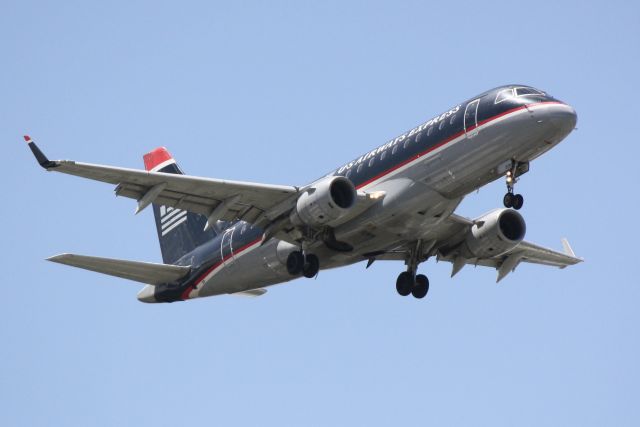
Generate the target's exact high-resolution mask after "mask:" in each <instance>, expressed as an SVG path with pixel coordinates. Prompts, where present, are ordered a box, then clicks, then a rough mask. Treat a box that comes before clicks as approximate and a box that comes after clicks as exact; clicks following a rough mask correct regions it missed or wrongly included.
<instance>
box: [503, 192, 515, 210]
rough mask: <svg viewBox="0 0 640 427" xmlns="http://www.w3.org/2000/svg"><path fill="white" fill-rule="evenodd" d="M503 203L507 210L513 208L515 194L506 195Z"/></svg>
mask: <svg viewBox="0 0 640 427" xmlns="http://www.w3.org/2000/svg"><path fill="white" fill-rule="evenodd" d="M502 203H504V207H505V208H512V207H513V194H512V193H507V194H505V195H504V198H503V199H502Z"/></svg>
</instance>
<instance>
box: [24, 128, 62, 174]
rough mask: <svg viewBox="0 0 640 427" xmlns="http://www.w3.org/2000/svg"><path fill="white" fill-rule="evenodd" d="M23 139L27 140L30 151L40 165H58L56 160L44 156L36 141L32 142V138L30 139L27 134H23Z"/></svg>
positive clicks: (46, 167) (47, 167) (44, 166)
mask: <svg viewBox="0 0 640 427" xmlns="http://www.w3.org/2000/svg"><path fill="white" fill-rule="evenodd" d="M24 140H25V141H26V142H27V145H28V146H29V148H30V149H31V152H32V153H33V155H34V156H35V158H36V160H37V161H38V163H40V166H42V167H43V168H45V169H49V168H55V167H56V166H58V164H57V163H56V162H52V161H51V160H49V159H48V158H47V156H45V155H44V153H43V152H42V151H40V148H38V146H37V145H36V143H35V142H33V139H31V137H30V136H29V135H25V136H24Z"/></svg>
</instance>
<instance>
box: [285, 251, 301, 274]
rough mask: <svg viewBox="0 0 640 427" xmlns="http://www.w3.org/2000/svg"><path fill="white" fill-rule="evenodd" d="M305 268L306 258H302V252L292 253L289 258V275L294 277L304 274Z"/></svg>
mask: <svg viewBox="0 0 640 427" xmlns="http://www.w3.org/2000/svg"><path fill="white" fill-rule="evenodd" d="M303 267H304V257H303V256H302V252H300V251H294V252H291V253H290V254H289V256H288V257H287V272H289V274H290V275H292V276H297V275H298V274H300V273H302V268H303Z"/></svg>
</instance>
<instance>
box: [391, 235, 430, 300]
mask: <svg viewBox="0 0 640 427" xmlns="http://www.w3.org/2000/svg"><path fill="white" fill-rule="evenodd" d="M434 243H435V242H431V243H430V244H429V243H427V244H425V243H424V242H423V241H422V240H418V241H417V242H416V245H415V247H414V248H413V249H412V250H411V251H409V254H408V255H409V256H408V258H407V260H406V262H405V263H406V264H407V271H404V272H402V273H400V275H399V276H398V279H397V280H396V290H397V291H398V293H399V294H400V295H402V296H403V297H406V296H407V295H409V294H411V295H413V296H414V297H415V298H418V299H421V298H424V297H425V296H427V293H428V292H429V279H428V278H427V276H425V275H424V274H416V272H417V270H418V264H419V263H420V262H422V261H425V259H426V258H425V257H424V254H425V253H428V252H429V251H430V250H431V248H432V247H433V244H434Z"/></svg>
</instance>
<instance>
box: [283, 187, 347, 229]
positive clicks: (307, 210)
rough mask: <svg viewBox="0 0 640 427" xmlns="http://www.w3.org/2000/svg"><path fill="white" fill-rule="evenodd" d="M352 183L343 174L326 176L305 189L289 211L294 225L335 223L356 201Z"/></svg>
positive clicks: (313, 225) (314, 225)
mask: <svg viewBox="0 0 640 427" xmlns="http://www.w3.org/2000/svg"><path fill="white" fill-rule="evenodd" d="M356 196H357V192H356V189H355V187H354V186H353V183H352V182H351V181H349V179H347V178H345V177H343V176H332V177H326V178H324V179H322V180H321V181H319V182H318V183H316V184H315V185H314V186H313V187H311V188H309V189H307V190H306V191H305V192H304V193H302V195H300V197H299V198H298V201H297V203H296V207H295V209H294V210H293V212H292V213H291V222H292V223H293V224H295V225H308V226H312V227H318V226H323V225H336V224H337V223H339V221H340V219H341V218H343V217H344V216H345V215H346V214H347V212H348V211H349V209H351V208H352V207H353V205H354V204H355V202H356Z"/></svg>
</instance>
